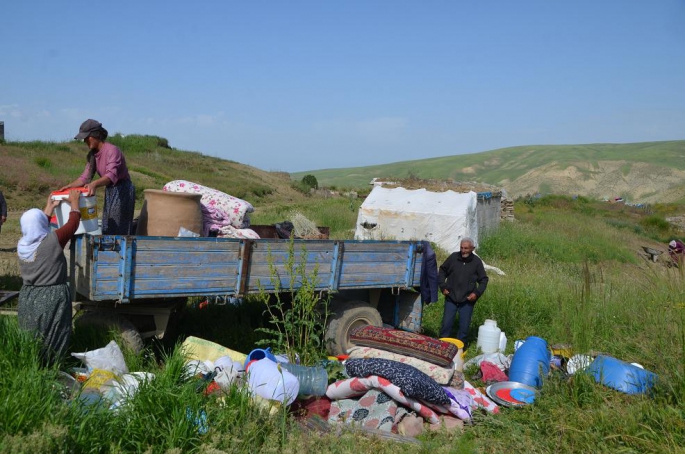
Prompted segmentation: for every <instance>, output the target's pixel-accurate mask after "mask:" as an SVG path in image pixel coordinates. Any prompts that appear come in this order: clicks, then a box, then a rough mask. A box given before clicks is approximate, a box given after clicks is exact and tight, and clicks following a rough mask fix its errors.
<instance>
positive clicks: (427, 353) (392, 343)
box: [350, 325, 459, 367]
mask: <svg viewBox="0 0 685 454" xmlns="http://www.w3.org/2000/svg"><path fill="white" fill-rule="evenodd" d="M350 342H351V343H353V344H354V345H361V346H363V347H373V348H378V349H381V350H386V351H389V352H393V353H399V354H401V355H408V356H413V357H414V358H418V359H422V360H424V361H428V362H431V363H433V364H437V365H438V366H442V367H449V365H450V364H452V361H454V357H455V356H456V355H457V353H458V351H459V349H458V348H457V346H456V345H454V344H451V343H449V342H444V341H441V340H439V339H435V338H432V337H429V336H424V335H423V334H418V333H411V332H408V331H403V330H401V329H391V328H383V327H380V326H372V325H365V326H360V327H359V328H356V329H354V330H353V331H351V332H350Z"/></svg>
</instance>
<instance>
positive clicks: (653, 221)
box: [640, 214, 671, 231]
mask: <svg viewBox="0 0 685 454" xmlns="http://www.w3.org/2000/svg"><path fill="white" fill-rule="evenodd" d="M640 224H641V225H643V226H644V227H648V228H654V229H657V230H661V231H668V230H670V229H671V224H670V223H669V222H668V221H667V220H666V219H664V217H663V216H659V215H658V214H652V215H650V216H647V217H645V218H643V219H642V220H641V221H640Z"/></svg>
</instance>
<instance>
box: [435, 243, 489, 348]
mask: <svg viewBox="0 0 685 454" xmlns="http://www.w3.org/2000/svg"><path fill="white" fill-rule="evenodd" d="M474 249H475V247H474V244H473V240H472V239H471V238H463V239H462V240H461V245H460V251H459V252H453V253H452V254H450V256H449V257H447V260H445V263H443V264H442V265H440V270H439V272H438V282H439V285H440V290H441V291H442V294H443V295H445V310H444V312H443V314H442V327H441V328H440V337H450V332H451V331H452V325H453V324H454V317H455V316H456V314H457V313H459V331H458V332H457V339H459V340H460V341H462V342H464V344H466V336H467V335H468V333H469V326H470V325H471V315H472V314H473V306H475V305H476V301H477V300H478V298H480V296H481V295H482V294H483V292H485V288H486V287H487V285H488V275H487V274H485V267H484V266H483V261H482V260H481V259H480V258H479V257H478V256H477V255H475V254H474V253H473V250H474Z"/></svg>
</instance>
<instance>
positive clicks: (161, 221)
mask: <svg viewBox="0 0 685 454" xmlns="http://www.w3.org/2000/svg"><path fill="white" fill-rule="evenodd" d="M143 192H144V193H145V202H144V203H143V208H142V210H141V212H140V217H139V218H138V228H137V229H136V235H149V236H178V231H179V230H180V228H181V227H184V228H186V229H187V230H190V231H191V232H195V233H198V234H200V235H202V209H201V206H200V199H201V198H202V195H201V194H189V193H186V192H167V191H160V190H159V189H146V190H145V191H143Z"/></svg>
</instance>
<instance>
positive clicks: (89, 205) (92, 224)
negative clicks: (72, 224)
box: [50, 188, 102, 235]
mask: <svg viewBox="0 0 685 454" xmlns="http://www.w3.org/2000/svg"><path fill="white" fill-rule="evenodd" d="M73 189H76V190H77V191H80V192H81V197H80V198H79V204H78V205H79V211H80V212H81V223H80V224H79V227H78V229H77V230H76V235H78V234H81V233H89V234H91V235H102V230H101V229H100V226H99V225H98V205H97V198H96V197H95V196H94V195H92V196H86V194H87V193H88V190H87V189H86V188H73ZM70 190H71V189H67V190H66V191H55V192H53V193H52V194H50V198H51V199H52V200H59V201H60V204H59V206H58V207H57V209H56V210H55V216H57V226H58V227H62V226H63V225H64V224H66V223H67V221H68V220H69V212H70V211H71V205H70V204H69V200H68V199H69V191H70Z"/></svg>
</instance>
